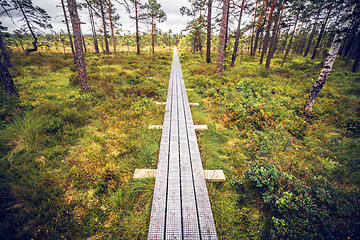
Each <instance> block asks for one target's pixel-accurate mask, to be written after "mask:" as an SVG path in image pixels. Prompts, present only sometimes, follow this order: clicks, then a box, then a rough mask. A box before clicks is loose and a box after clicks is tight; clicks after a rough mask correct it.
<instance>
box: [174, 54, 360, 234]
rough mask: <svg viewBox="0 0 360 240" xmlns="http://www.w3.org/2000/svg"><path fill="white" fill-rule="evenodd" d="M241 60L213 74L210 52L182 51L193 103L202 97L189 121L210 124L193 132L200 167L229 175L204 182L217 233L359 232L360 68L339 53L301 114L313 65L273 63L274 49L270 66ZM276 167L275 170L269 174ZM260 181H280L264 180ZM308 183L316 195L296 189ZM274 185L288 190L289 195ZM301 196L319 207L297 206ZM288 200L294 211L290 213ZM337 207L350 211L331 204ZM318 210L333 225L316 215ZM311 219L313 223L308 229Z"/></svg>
mask: <svg viewBox="0 0 360 240" xmlns="http://www.w3.org/2000/svg"><path fill="white" fill-rule="evenodd" d="M239 59H241V63H238V64H235V66H234V67H233V68H227V69H226V70H225V72H224V76H223V78H218V77H217V76H216V74H215V69H216V65H215V64H216V59H215V58H213V59H212V63H211V64H207V63H205V59H201V58H200V57H199V56H198V55H194V54H189V53H187V51H186V50H183V51H182V54H181V62H182V64H183V67H182V68H183V72H184V79H185V80H186V84H187V86H188V87H191V88H194V89H195V91H194V93H193V94H192V95H191V96H190V101H193V99H196V101H200V107H201V108H196V109H195V108H193V115H194V119H196V121H199V122H201V124H207V125H208V126H209V131H207V132H202V133H199V134H198V136H199V146H200V150H201V156H202V161H203V164H204V168H205V169H223V170H224V172H225V174H226V176H227V178H228V181H227V182H225V183H222V184H219V183H208V188H209V195H210V199H211V203H212V206H213V208H212V209H213V212H214V217H215V221H216V227H217V231H218V234H219V238H220V239H269V238H272V239H279V238H282V239H304V238H305V239H306V238H327V237H329V236H331V237H332V238H334V239H341V238H343V237H350V238H353V237H355V238H356V236H358V234H359V232H358V230H356V229H359V228H358V225H357V224H358V223H357V220H355V219H356V217H355V218H354V216H359V211H358V210H356V209H357V206H358V201H357V200H355V199H356V198H357V196H358V189H359V180H360V178H359V175H358V170H359V164H358V163H357V159H359V155H358V152H359V147H360V141H359V138H358V137H359V135H358V131H359V125H358V122H359V115H360V112H359V107H358V106H359V100H360V99H359V94H358V93H359V92H358V81H359V79H360V76H359V74H353V73H350V69H349V68H348V67H346V66H344V62H343V61H342V60H341V59H338V60H337V61H336V63H335V65H334V69H333V72H332V73H331V75H330V78H329V80H328V82H327V83H326V86H325V87H324V88H323V90H322V91H321V93H320V95H319V97H318V98H317V100H316V102H315V108H314V113H313V114H312V115H308V116H307V115H305V114H304V113H303V111H302V109H303V105H304V103H305V100H306V97H307V95H308V93H309V92H310V89H311V87H312V84H313V83H314V81H315V80H314V79H317V77H318V74H319V71H320V68H319V64H320V63H319V62H316V61H315V62H313V61H311V60H310V59H308V58H303V57H300V56H297V55H290V56H289V57H288V62H287V63H286V65H285V67H284V68H280V63H281V56H278V57H275V59H274V60H273V64H272V66H271V69H270V70H267V69H266V68H265V67H264V66H260V65H259V64H258V62H259V59H258V57H255V58H253V57H250V56H248V55H247V54H246V53H242V55H241V56H240V57H239ZM262 159H265V160H266V161H271V165H268V164H267V163H266V161H265V162H263V160H262ZM274 171H276V172H278V173H279V174H280V175H272V174H274ZM289 174H290V175H289ZM262 176H267V177H265V178H263V177H262ZM286 176H292V177H290V178H291V179H294V180H295V179H296V181H299V183H294V182H292V181H293V180H291V181H290V180H289V178H288V177H286ZM265 179H268V180H269V179H275V181H280V182H283V183H282V184H283V185H278V184H277V183H275V185H269V184H270V182H266V181H265ZM319 179H326V183H324V182H322V183H321V185H322V186H327V188H328V190H327V194H328V198H327V199H326V200H325V199H323V198H321V197H319V196H318V197H315V195H316V194H318V193H317V191H318V190H316V189H317V186H319V185H318V184H320V183H318V182H319V181H320V180H319ZM321 181H322V180H321ZM321 181H320V182H321ZM300 183H301V185H299V184H300ZM309 187H310V188H312V189H314V191H315V192H309V195H306V196H304V195H302V192H303V191H305V189H306V188H309ZM296 189H298V190H296ZM281 192H289V194H291V195H290V196H291V197H290V198H288V199H289V200H286V201H285V199H286V198H285V196H284V195H281V194H280V193H281ZM339 192H341V193H339ZM269 194H272V195H269ZM269 196H273V197H278V199H284V200H283V201H284V202H283V203H282V205H279V204H280V202H279V201H280V200H277V202H275V201H273V202H272V200H271V199H272V198H269ZM301 198H302V199H304V200H303V201H309V202H312V204H314V206H313V208H314V209H315V208H316V209H318V211H319V212H318V213H315V212H311V209H307V208H306V207H305V206H303V205H301V204H302V203H301V201H300V200H299V199H301ZM345 199H347V200H345ZM329 201H332V202H329ZM334 201H335V203H334ZM336 201H337V202H336ZM294 206H295V207H297V208H298V209H299V210H297V211H295V213H294V209H293V207H294ZM301 206H302V207H301ZM325 206H326V207H325ZM344 206H347V207H349V209H348V211H349V214H350V215H349V216H348V215H346V214H345V215H346V216H344V215H343V214H342V213H339V212H337V210H335V209H341V208H343V207H344ZM300 209H302V210H300ZM307 212H309V213H308V214H309V215H306V213H307ZM290 213H291V214H293V215H291V217H290ZM294 214H295V215H294ZM296 214H299V215H296ZM301 214H303V215H301ZM317 214H320V215H317ZM327 214H330V216H332V217H329V215H327ZM305 215H306V216H305ZM321 215H323V216H321ZM324 216H328V219H332V220H331V221H332V222H331V223H326V222H327V221H326V220H325V219H323V220H322V221H321V222H316V221H317V220H314V219H313V218H314V217H318V218H319V219H322V218H323V217H324ZM296 221H297V222H296ZM339 221H342V222H343V223H344V225H343V226H342V227H341V224H340V225H339V224H338V222H339ZM309 222H313V223H312V224H313V225H316V226H318V228H317V229H316V228H313V229H306V228H307V226H308V225H309ZM315 222H316V223H315ZM299 226H302V227H303V229H302V230H299V229H298V227H299ZM348 226H353V228H352V229H350V230H349V229H348ZM355 226H356V227H355Z"/></svg>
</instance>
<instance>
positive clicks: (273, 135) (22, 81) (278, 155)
mask: <svg viewBox="0 0 360 240" xmlns="http://www.w3.org/2000/svg"><path fill="white" fill-rule="evenodd" d="M159 50H160V49H157V52H156V54H155V55H151V54H149V53H148V52H146V53H143V54H142V55H140V56H136V55H135V54H134V52H127V49H123V51H119V53H118V57H117V58H116V59H114V58H113V56H111V55H104V54H100V55H94V54H91V53H88V54H86V62H87V72H88V76H89V82H90V85H91V87H92V89H93V92H91V93H89V94H83V93H82V92H81V90H80V87H79V86H78V85H77V73H76V71H75V70H76V67H75V66H74V64H73V63H72V60H71V59H69V60H63V55H62V54H59V53H55V52H51V51H47V52H46V51H43V52H42V54H41V55H40V56H39V55H37V54H32V55H30V56H26V57H24V56H20V55H17V54H15V53H13V54H12V57H13V62H14V65H15V66H16V67H15V68H14V69H11V73H12V76H14V80H15V83H16V85H17V86H18V88H19V92H20V95H21V96H20V98H19V99H15V100H8V99H6V98H4V97H1V103H2V107H1V114H0V116H1V120H2V122H1V130H0V131H1V132H0V139H1V144H0V150H1V155H0V157H1V163H0V188H1V196H0V199H1V202H0V208H1V212H0V214H1V216H0V218H1V219H3V220H2V221H1V224H0V229H1V231H0V234H1V235H0V236H1V238H4V239H6V238H13V237H14V236H16V237H17V238H28V239H31V238H34V239H61V238H63V239H85V238H88V237H92V236H96V237H99V238H101V239H145V238H146V235H147V228H148V221H149V215H150V207H151V200H152V192H153V185H154V180H153V179H143V180H136V181H135V180H132V174H133V172H134V170H135V169H136V168H156V165H157V157H158V148H159V142H160V137H161V132H160V131H156V130H148V129H147V126H148V125H151V124H161V122H162V120H163V114H164V110H163V107H161V106H156V105H155V102H156V101H159V102H163V101H165V99H166V91H161V89H166V88H167V82H168V78H169V75H170V68H171V60H172V59H171V56H172V53H171V51H170V50H165V49H163V50H162V51H159ZM180 50H182V51H181V54H180V55H181V58H180V59H181V63H182V69H183V72H184V78H185V81H186V85H187V87H188V88H194V89H195V91H189V92H188V94H189V100H190V102H199V103H200V106H192V114H193V119H194V121H195V123H196V124H207V125H208V127H209V130H207V131H197V135H198V140H199V146H200V151H201V157H202V161H203V166H204V169H222V170H224V173H225V175H226V176H227V181H226V182H223V183H213V182H208V189H209V196H210V199H211V203H212V209H213V212H214V217H215V222H216V227H217V231H218V235H219V238H220V239H257V238H263V239H266V238H267V237H269V236H270V235H271V234H272V233H271V229H280V227H279V226H283V225H281V224H285V225H286V224H294V223H293V222H289V221H288V218H287V215H286V213H287V211H288V212H289V205H291V204H289V201H290V200H291V201H293V202H294V204H298V203H297V202H296V201H295V200H294V199H291V197H289V196H293V195H294V196H295V195H296V194H298V192H299V191H298V190H296V191H295V190H294V192H290V190H289V189H286V190H287V191H286V192H288V193H289V194H288V195H286V194H285V195H284V194H282V195H281V196H280V197H279V199H278V201H277V203H278V205H277V206H280V208H281V211H280V210H279V209H278V208H274V209H273V210H272V211H270V210H269V208H271V207H274V206H272V205H271V204H269V203H266V202H265V200H264V197H267V196H268V195H266V194H267V191H268V187H269V186H270V185H269V183H267V185H266V184H265V183H264V182H263V181H264V180H263V178H260V177H259V175H261V174H268V175H264V176H270V177H271V178H274V176H275V175H271V174H273V172H274V171H275V170H276V171H277V170H279V171H280V173H281V174H282V175H281V174H280V175H276V176H277V177H278V178H279V179H280V180H281V181H282V182H283V183H284V184H285V182H286V181H288V180H289V179H290V178H292V179H295V178H296V179H298V180H299V181H303V182H305V183H308V182H310V180H309V179H313V178H314V177H315V178H318V177H319V176H321V177H324V178H326V179H327V181H328V182H329V183H330V184H331V186H335V187H336V189H341V190H343V191H345V192H346V194H347V192H348V190H349V191H350V190H353V189H358V187H359V181H360V178H359V168H360V167H359V163H358V159H359V154H358V152H359V138H358V137H359V133H360V126H359V125H360V124H359V114H360V113H359V112H360V110H359V109H360V108H359V82H360V81H359V79H360V76H359V74H352V73H350V71H349V69H348V67H347V66H344V63H343V61H341V60H339V61H337V62H336V64H335V66H334V70H333V72H332V73H331V77H330V78H329V80H328V82H327V83H326V86H325V87H324V89H323V90H322V91H321V93H320V95H319V97H318V99H317V100H316V102H315V109H314V113H313V114H312V115H304V114H303V112H302V108H303V105H304V102H305V100H306V97H307V94H308V93H309V91H310V89H311V86H312V84H313V82H314V80H315V79H316V78H317V76H318V73H319V63H320V62H312V61H311V60H310V59H308V58H302V57H299V56H295V55H290V56H289V57H288V62H287V63H286V66H285V67H284V68H283V69H282V68H280V66H279V64H280V61H281V59H280V57H279V58H275V59H274V60H273V65H272V66H271V69H270V70H267V69H265V68H264V67H263V66H260V65H259V64H258V58H257V57H256V58H252V57H250V56H248V55H247V53H242V54H241V55H240V56H239V57H238V60H239V61H238V62H237V63H236V65H235V67H233V68H229V67H228V68H227V69H226V70H225V72H224V77H223V78H218V77H217V76H216V74H215V69H216V65H215V62H216V59H212V61H213V63H211V64H206V63H205V59H201V58H199V56H197V55H193V54H189V53H188V52H187V51H186V50H184V49H180ZM214 56H215V54H214ZM259 155H261V156H259ZM263 158H266V159H268V160H271V162H272V163H273V164H272V165H269V164H267V162H262V160H261V159H263ZM251 163H259V165H251ZM257 166H261V167H262V168H261V167H259V168H257ZM272 166H273V167H274V168H272ZM251 169H252V170H254V172H256V173H257V174H258V175H256V174H252V173H251V172H250V173H249V171H250V170H251ZM271 171H272V172H271ZM276 171H275V172H276ZM269 174H270V175H269ZM286 174H287V175H286ZM261 176H262V175H261ZM276 176H275V177H276ZM279 176H280V177H279ZM284 176H285V177H284ZM257 177H259V178H257ZM244 179H245V180H244ZM249 179H250V180H249ZM284 179H285V180H284ZM256 184H258V185H261V186H262V187H258V186H257V185H256ZM285 185H286V184H285ZM305 185H306V184H305ZM271 186H273V185H271ZM271 186H270V187H271ZM274 186H275V185H274ZM274 186H273V187H274ZM286 186H295V187H297V188H299V184H298V185H296V184H294V185H291V184H288V185H286ZM275 189H277V188H276V186H275ZM284 189H285V188H282V190H284ZM300 190H301V189H300ZM326 191H327V192H326ZM326 191H325V192H324V194H325V195H321V194H320V192H319V191H318V196H319V197H318V198H317V200H316V201H317V202H319V201H320V200H319V199H320V198H321V196H332V195H334V194H333V192H331V191H333V190H331V191H330V190H326ZM329 191H330V192H329ZM291 194H293V195H291ZM326 194H330V195H326ZM346 194H345V195H346ZM354 194H355V193H354ZM354 194H353V195H351V194H350V195H346V196H349V198H351V197H353V196H354ZM335 195H336V194H335ZM336 196H340V197H338V198H336V199H341V196H342V195H341V194H338V195H336ZM333 199H335V198H333ZM316 201H314V203H317V202H316ZM349 201H350V200H349ZM320 202H321V201H320ZM350 203H352V202H351V201H350ZM341 204H343V205H344V204H345V203H343V202H342V203H341ZM343 205H341V206H343ZM331 206H336V207H341V206H339V205H336V204H335V205H331ZM338 209H340V208H338ZM349 209H350V208H349ZM325 210H326V209H325ZM350 210H351V209H350ZM275 213H276V214H275ZM314 214H315V213H314ZM296 217H297V219H300V220H302V219H301V217H299V216H297V215H296ZM339 219H340V220H341V221H342V219H343V218H341V216H340V217H339ZM340 220H339V221H340ZM341 221H340V222H336V224H338V225H341V224H339V223H341ZM349 221H350V220H349ZM345 223H346V224H349V226H350V225H351V224H352V223H351V222H346V221H345ZM275 224H277V225H276V226H275ZM289 226H290V225H289ZM291 226H295V225H291ZM351 226H353V225H351ZM276 227H277V228H276ZM319 227H321V226H320V225H319ZM334 229H336V227H334ZM282 230H283V232H285V231H286V228H285V227H283V228H282ZM312 231H313V232H315V233H316V230H312ZM274 234H275V233H274ZM349 236H350V235H349Z"/></svg>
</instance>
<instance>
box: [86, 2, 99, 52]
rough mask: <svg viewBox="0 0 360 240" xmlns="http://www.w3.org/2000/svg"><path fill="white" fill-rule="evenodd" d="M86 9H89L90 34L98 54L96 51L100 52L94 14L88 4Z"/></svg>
mask: <svg viewBox="0 0 360 240" xmlns="http://www.w3.org/2000/svg"><path fill="white" fill-rule="evenodd" d="M88 9H89V16H90V24H91V31H92V35H93V41H94V48H95V53H96V54H98V53H100V51H99V44H98V41H97V36H96V28H95V21H94V14H93V11H92V9H91V7H90V6H88Z"/></svg>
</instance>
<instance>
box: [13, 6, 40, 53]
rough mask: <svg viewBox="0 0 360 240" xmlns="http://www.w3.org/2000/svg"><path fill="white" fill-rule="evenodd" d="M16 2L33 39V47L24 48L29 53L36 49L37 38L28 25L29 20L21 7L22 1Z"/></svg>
mask: <svg viewBox="0 0 360 240" xmlns="http://www.w3.org/2000/svg"><path fill="white" fill-rule="evenodd" d="M16 2H17V4H18V5H19V7H20V10H21V13H22V15H23V17H24V19H25V21H26V24H27V26H28V28H29V30H30V33H31V35H32V36H33V38H34V41H33V42H32V45H33V46H34V48H28V49H26V50H25V52H26V55H29V53H31V52H35V51H37V49H38V46H37V41H38V40H37V38H36V35H35V33H34V32H33V29H32V27H31V26H30V22H29V20H28V18H27V16H26V14H25V11H24V8H23V7H22V3H19V1H18V0H16Z"/></svg>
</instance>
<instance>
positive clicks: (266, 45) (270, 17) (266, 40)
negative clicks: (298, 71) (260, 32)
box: [260, 0, 275, 64]
mask: <svg viewBox="0 0 360 240" xmlns="http://www.w3.org/2000/svg"><path fill="white" fill-rule="evenodd" d="M274 4H275V0H272V3H271V9H270V14H269V20H268V24H267V26H266V33H265V37H264V43H263V49H262V52H261V57H260V64H262V62H263V59H264V56H265V55H266V53H267V50H268V46H269V39H270V29H271V22H272V15H273V11H274Z"/></svg>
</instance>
